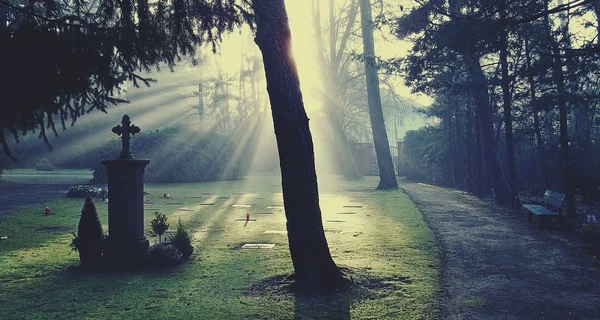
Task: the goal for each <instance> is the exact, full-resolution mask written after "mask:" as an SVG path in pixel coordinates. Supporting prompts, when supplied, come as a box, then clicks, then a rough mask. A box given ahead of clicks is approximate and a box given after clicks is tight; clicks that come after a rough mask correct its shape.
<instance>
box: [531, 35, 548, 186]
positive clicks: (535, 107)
mask: <svg viewBox="0 0 600 320" xmlns="http://www.w3.org/2000/svg"><path fill="white" fill-rule="evenodd" d="M525 62H526V64H527V81H529V93H530V97H531V108H532V113H533V128H534V131H535V139H536V142H537V148H538V153H539V156H540V168H541V169H542V176H543V177H544V187H545V188H546V189H547V188H549V187H550V182H549V180H548V166H547V165H546V150H545V148H544V140H543V139H542V132H541V130H540V115H539V110H538V109H539V106H538V105H537V98H536V87H535V80H534V78H533V72H532V70H531V52H530V50H529V40H528V39H525Z"/></svg>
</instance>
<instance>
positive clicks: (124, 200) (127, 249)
mask: <svg viewBox="0 0 600 320" xmlns="http://www.w3.org/2000/svg"><path fill="white" fill-rule="evenodd" d="M112 132H114V133H116V134H117V135H120V136H121V139H122V142H123V147H122V149H121V153H120V154H119V157H118V158H117V159H114V160H102V164H103V165H104V166H105V167H106V172H107V175H108V192H109V194H108V200H109V201H108V240H107V247H106V251H105V253H104V257H105V258H107V259H108V260H116V261H120V262H121V261H122V262H136V261H140V260H143V259H144V258H145V256H146V250H147V249H148V245H149V243H148V240H147V239H146V237H145V236H144V169H145V167H146V166H147V165H148V164H149V163H150V161H149V160H138V159H135V158H134V157H133V154H132V153H131V146H130V141H131V136H132V135H134V134H136V133H139V132H140V128H139V127H136V126H134V125H132V124H131V120H130V119H129V116H128V115H124V116H123V120H122V121H121V125H117V126H116V127H114V128H112Z"/></svg>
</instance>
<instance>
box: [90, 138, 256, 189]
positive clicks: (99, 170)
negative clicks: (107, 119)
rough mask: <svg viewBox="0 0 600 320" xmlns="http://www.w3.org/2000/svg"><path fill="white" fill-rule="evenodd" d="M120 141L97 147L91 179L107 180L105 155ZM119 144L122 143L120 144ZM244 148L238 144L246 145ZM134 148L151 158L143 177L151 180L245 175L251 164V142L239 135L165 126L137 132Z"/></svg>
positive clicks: (200, 179) (109, 155) (111, 156)
mask: <svg viewBox="0 0 600 320" xmlns="http://www.w3.org/2000/svg"><path fill="white" fill-rule="evenodd" d="M114 145H118V143H116V142H115V141H114V140H111V141H110V142H107V143H106V144H105V145H104V146H103V147H102V148H100V151H98V153H97V154H98V160H97V164H96V165H95V166H94V167H93V171H94V178H93V180H92V183H106V182H107V175H106V168H105V167H104V166H103V165H102V164H101V163H100V160H103V159H115V158H116V157H117V156H118V154H119V153H118V152H117V151H115V150H114ZM119 146H120V145H119ZM243 147H245V148H246V149H243V150H242V151H241V152H240V151H239V150H238V148H243ZM131 149H132V152H133V155H134V157H136V158H137V159H149V160H150V164H149V165H148V166H147V167H146V169H145V174H144V181H145V182H148V183H185V182H203V181H218V180H238V179H242V178H243V177H244V175H245V174H246V172H247V169H248V166H249V159H250V158H251V157H250V155H248V154H247V152H248V150H249V146H248V145H245V146H241V145H240V143H239V142H238V141H237V140H236V137H233V136H232V137H226V136H223V135H220V134H216V133H208V134H204V135H202V134H200V133H198V132H190V131H185V130H181V129H164V130H156V131H150V132H144V133H143V134H139V135H136V136H135V138H134V139H132V142H131Z"/></svg>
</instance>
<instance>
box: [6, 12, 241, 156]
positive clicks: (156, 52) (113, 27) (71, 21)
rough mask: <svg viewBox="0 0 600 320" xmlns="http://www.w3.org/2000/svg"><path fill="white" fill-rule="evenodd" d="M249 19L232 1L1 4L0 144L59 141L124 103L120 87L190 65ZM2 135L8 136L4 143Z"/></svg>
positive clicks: (145, 82) (7, 149)
mask: <svg viewBox="0 0 600 320" xmlns="http://www.w3.org/2000/svg"><path fill="white" fill-rule="evenodd" d="M251 19H252V17H251V14H250V13H248V11H246V10H245V9H244V8H242V7H241V6H240V5H238V4H236V2H235V1H233V0H157V1H147V0H123V1H115V0H92V1H86V0H75V1H59V0H31V1H22V0H0V61H2V69H3V70H2V71H3V74H4V75H7V76H4V77H3V80H2V84H1V85H0V95H1V96H2V111H1V117H0V143H1V144H2V150H3V152H4V153H5V154H6V155H9V156H11V150H10V146H9V136H11V135H12V137H14V139H15V140H16V141H18V137H19V134H26V133H27V132H30V131H33V130H36V129H37V130H39V136H40V138H42V139H43V140H44V141H45V142H46V144H47V145H48V146H49V147H50V145H49V143H48V140H47V137H46V133H47V130H51V132H53V133H54V134H57V129H56V128H57V125H60V126H62V127H63V128H66V125H67V123H68V122H71V123H74V122H75V121H76V120H77V119H78V118H79V117H80V116H82V115H83V114H85V113H87V112H90V111H92V110H100V111H104V112H105V111H106V108H107V107H108V106H110V105H113V104H116V103H119V102H126V101H125V100H124V99H122V98H120V97H119V94H120V93H121V92H122V90H123V83H125V82H126V81H131V82H132V83H133V85H135V86H139V85H140V84H145V85H148V84H149V83H150V82H152V79H149V78H144V77H142V76H140V73H141V72H145V71H150V70H152V69H158V68H160V66H161V65H166V66H168V67H170V68H172V67H173V66H174V65H175V63H176V62H178V61H180V60H181V59H182V58H183V57H186V56H187V57H190V58H191V59H193V58H194V54H195V50H196V46H198V45H205V44H208V45H212V46H213V49H214V48H215V46H216V43H217V42H218V41H219V40H220V39H221V35H222V34H223V33H224V32H227V31H231V30H233V29H234V28H235V27H236V26H238V25H240V24H241V23H243V22H247V21H251ZM7 133H9V134H8V135H7Z"/></svg>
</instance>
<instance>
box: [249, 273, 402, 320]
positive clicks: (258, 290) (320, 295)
mask: <svg viewBox="0 0 600 320" xmlns="http://www.w3.org/2000/svg"><path fill="white" fill-rule="evenodd" d="M341 269H342V272H343V273H344V275H345V278H346V279H347V281H346V282H345V283H344V284H343V285H342V286H340V287H339V288H337V289H335V290H330V291H327V292H319V291H317V292H315V291H308V290H306V288H305V287H304V286H302V285H298V284H297V283H295V281H294V276H293V275H277V276H273V277H270V278H266V279H263V280H261V281H259V282H257V283H255V284H254V285H252V286H251V287H250V289H249V292H250V294H252V295H259V296H262V297H268V298H269V299H274V300H277V298H276V297H283V296H288V297H290V299H291V300H293V302H294V315H293V319H297V320H300V319H350V318H351V308H352V306H353V305H354V304H356V303H360V302H361V301H365V300H378V299H382V298H384V297H386V296H389V295H392V294H395V293H396V292H397V291H402V290H403V289H402V286H404V285H410V284H411V282H412V281H411V280H410V279H409V278H406V277H401V276H392V277H380V276H375V275H372V274H370V273H368V271H367V270H366V269H354V270H352V269H348V268H341Z"/></svg>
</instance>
